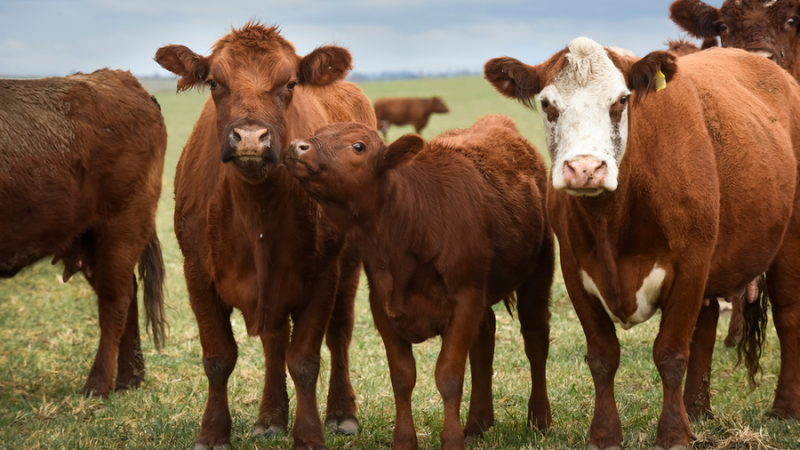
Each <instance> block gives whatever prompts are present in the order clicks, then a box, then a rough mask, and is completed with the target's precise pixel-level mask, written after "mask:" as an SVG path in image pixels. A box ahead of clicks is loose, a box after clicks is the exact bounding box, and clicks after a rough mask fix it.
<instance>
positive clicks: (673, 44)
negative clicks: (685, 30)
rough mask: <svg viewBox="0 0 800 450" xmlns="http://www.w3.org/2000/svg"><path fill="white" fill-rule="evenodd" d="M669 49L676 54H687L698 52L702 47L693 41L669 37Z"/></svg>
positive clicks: (679, 55)
mask: <svg viewBox="0 0 800 450" xmlns="http://www.w3.org/2000/svg"><path fill="white" fill-rule="evenodd" d="M667 50H668V51H671V52H672V53H675V55H676V56H678V57H681V56H686V55H691V54H692V53H697V52H699V51H700V49H699V48H698V47H697V46H696V45H695V44H694V43H692V42H689V41H687V40H686V39H683V38H680V39H678V40H673V39H669V40H668V41H667Z"/></svg>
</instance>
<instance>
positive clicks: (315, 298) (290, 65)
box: [155, 22, 376, 449]
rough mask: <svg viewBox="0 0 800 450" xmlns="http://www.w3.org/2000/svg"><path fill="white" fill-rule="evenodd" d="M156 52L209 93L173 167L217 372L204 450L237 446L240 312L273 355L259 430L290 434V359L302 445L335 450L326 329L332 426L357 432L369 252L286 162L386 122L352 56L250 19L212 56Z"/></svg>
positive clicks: (181, 50) (297, 438)
mask: <svg viewBox="0 0 800 450" xmlns="http://www.w3.org/2000/svg"><path fill="white" fill-rule="evenodd" d="M155 59H156V61H157V62H158V63H159V64H161V65H162V66H163V67H164V68H166V69H167V70H169V71H171V72H173V73H175V74H177V75H179V76H181V79H180V80H178V89H179V90H186V89H190V88H192V87H198V88H202V87H203V86H207V87H208V88H209V89H210V90H211V98H210V99H209V100H208V101H207V102H206V105H205V107H204V108H203V112H202V113H201V115H200V118H199V119H198V121H197V124H196V125H195V127H194V131H193V132H192V135H191V136H190V137H189V140H188V142H187V144H186V147H185V148H184V151H183V154H182V155H181V159H180V162H179V163H178V169H177V173H176V175H175V233H176V234H177V237H178V242H179V244H180V247H181V250H182V252H183V255H184V257H185V261H184V272H185V275H186V283H187V287H188V290H189V300H190V302H191V304H192V309H193V310H194V313H195V317H196V318H197V325H198V327H199V329H200V342H201V344H202V346H203V366H204V368H205V373H206V376H207V377H208V403H207V404H206V409H205V413H204V414H203V420H202V424H201V429H200V436H199V437H198V438H197V442H196V447H195V448H196V449H211V448H214V449H216V448H223V447H225V446H230V433H231V415H230V410H229V409H228V394H227V386H228V377H229V376H230V374H231V372H232V371H233V368H234V365H235V364H236V359H237V351H236V341H235V340H234V337H233V331H232V330H231V323H230V314H231V311H232V310H233V308H238V309H239V310H241V312H242V315H243V316H244V320H245V324H246V326H247V332H248V334H250V335H251V336H255V335H258V336H259V337H260V338H261V342H262V344H263V347H264V357H265V359H266V373H265V376H264V377H265V380H264V393H263V397H262V400H261V406H260V408H259V413H258V419H257V420H256V423H255V426H254V429H253V434H255V435H268V436H269V435H274V434H277V433H283V432H285V431H286V429H287V427H288V424H289V397H288V395H287V391H286V375H285V373H286V372H285V371H286V368H287V367H288V369H289V374H290V375H291V376H292V380H293V381H294V385H295V389H296V398H297V413H296V416H295V421H294V430H293V437H294V445H295V447H296V448H302V449H306V448H314V449H321V448H326V447H325V439H324V436H323V433H322V424H321V423H320V418H319V413H318V410H317V396H316V387H317V376H318V374H319V370H320V347H321V345H322V339H323V338H326V342H327V344H328V348H330V351H331V372H330V387H329V391H328V403H327V412H326V425H328V426H329V427H331V428H333V429H334V430H335V431H338V432H341V433H349V434H354V433H355V432H356V431H357V429H358V421H357V419H356V403H355V393H354V391H353V387H352V385H351V383H350V367H349V366H350V364H349V357H348V348H349V346H350V340H351V336H352V331H353V320H354V317H353V307H354V298H355V293H356V288H357V286H358V279H359V276H360V273H361V261H360V259H359V257H358V255H357V253H356V251H355V249H354V248H353V247H352V246H350V245H349V244H347V243H346V241H345V236H344V234H343V233H341V232H338V231H336V229H335V228H334V227H333V225H331V224H330V223H329V221H328V220H327V219H326V218H325V217H324V215H323V214H322V211H321V209H320V206H319V205H318V204H317V203H316V202H315V201H314V200H312V199H311V198H309V196H308V194H306V192H305V191H304V190H303V189H302V188H301V187H300V183H298V182H297V181H296V180H295V179H293V178H292V177H291V176H290V175H289V173H288V172H287V171H286V168H285V167H283V166H281V165H280V164H279V162H280V158H281V153H282V151H283V150H284V148H285V147H286V146H288V143H289V142H291V141H292V140H294V139H297V138H300V137H304V136H310V135H311V134H312V133H313V132H314V130H316V129H318V128H320V127H321V126H323V125H325V124H328V123H330V122H340V121H357V122H360V123H363V124H365V125H366V126H367V127H370V128H372V129H374V128H375V126H376V124H375V115H374V114H373V112H372V109H371V107H370V103H369V100H368V99H367V97H366V96H365V95H364V94H362V93H361V91H360V90H359V89H358V88H357V87H356V86H355V85H353V84H351V83H345V82H342V81H341V80H342V79H343V78H344V77H345V75H346V74H347V72H348V71H349V70H350V68H351V61H352V58H351V56H350V53H349V52H348V51H347V50H345V49H344V48H341V47H336V46H327V47H319V48H317V49H316V50H314V51H313V52H311V53H309V54H308V55H306V56H304V57H303V56H299V55H297V53H296V51H295V48H294V46H293V45H292V44H291V43H290V42H288V41H287V40H286V39H284V38H283V37H282V36H281V35H280V34H279V31H278V29H277V27H265V26H263V25H261V24H259V23H253V22H250V23H248V24H246V25H245V26H244V27H242V28H240V29H235V30H233V31H231V32H230V33H229V34H227V35H226V36H224V37H222V38H221V39H219V40H218V41H217V42H216V44H214V47H213V49H212V52H211V55H210V56H207V57H204V56H201V55H198V54H196V53H194V52H192V51H191V50H189V49H188V48H186V47H184V46H180V45H169V46H166V47H163V48H161V49H159V50H158V52H157V53H156V58H155ZM289 319H291V322H292V324H291V326H290V323H289ZM290 330H291V338H290ZM326 330H327V331H326Z"/></svg>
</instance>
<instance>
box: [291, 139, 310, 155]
mask: <svg viewBox="0 0 800 450" xmlns="http://www.w3.org/2000/svg"><path fill="white" fill-rule="evenodd" d="M293 144H294V147H295V152H296V153H297V154H298V155H301V154H303V153H305V152H307V151H308V149H309V148H311V146H310V145H308V142H306V141H304V140H302V139H298V140H296V141H294V143H293Z"/></svg>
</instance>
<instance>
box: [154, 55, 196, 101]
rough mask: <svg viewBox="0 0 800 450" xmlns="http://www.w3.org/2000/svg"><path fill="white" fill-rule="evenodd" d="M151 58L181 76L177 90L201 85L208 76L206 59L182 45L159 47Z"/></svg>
mask: <svg viewBox="0 0 800 450" xmlns="http://www.w3.org/2000/svg"><path fill="white" fill-rule="evenodd" d="M153 59H155V60H156V62H157V63H158V64H160V65H161V67H163V68H165V69H167V70H169V71H170V72H172V73H174V74H175V75H179V76H180V77H181V79H180V80H178V91H185V90H188V89H191V88H192V87H194V86H198V85H199V86H203V85H204V83H205V82H206V77H208V71H209V64H208V60H207V59H206V58H204V57H203V56H200V55H198V54H197V53H195V52H193V51H191V50H189V48H187V47H184V46H183V45H167V46H166V47H161V48H160V49H158V51H157V52H156V57H155V58H153Z"/></svg>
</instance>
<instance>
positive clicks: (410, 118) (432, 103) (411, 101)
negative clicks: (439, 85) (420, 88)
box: [375, 97, 449, 138]
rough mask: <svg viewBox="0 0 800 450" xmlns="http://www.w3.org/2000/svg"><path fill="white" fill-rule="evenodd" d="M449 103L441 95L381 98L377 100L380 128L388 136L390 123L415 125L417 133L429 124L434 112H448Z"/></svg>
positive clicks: (384, 135) (377, 116) (376, 113)
mask: <svg viewBox="0 0 800 450" xmlns="http://www.w3.org/2000/svg"><path fill="white" fill-rule="evenodd" d="M447 112H449V110H448V109H447V105H445V104H444V101H443V100H442V99H441V98H439V97H431V98H381V99H378V101H376V102H375V117H376V118H377V119H378V128H379V129H380V130H381V132H383V137H384V138H385V137H386V132H387V131H388V130H389V125H408V124H411V125H414V130H416V132H417V134H419V133H420V132H422V129H423V128H425V126H426V125H428V119H429V118H430V117H431V114H433V113H447Z"/></svg>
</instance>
